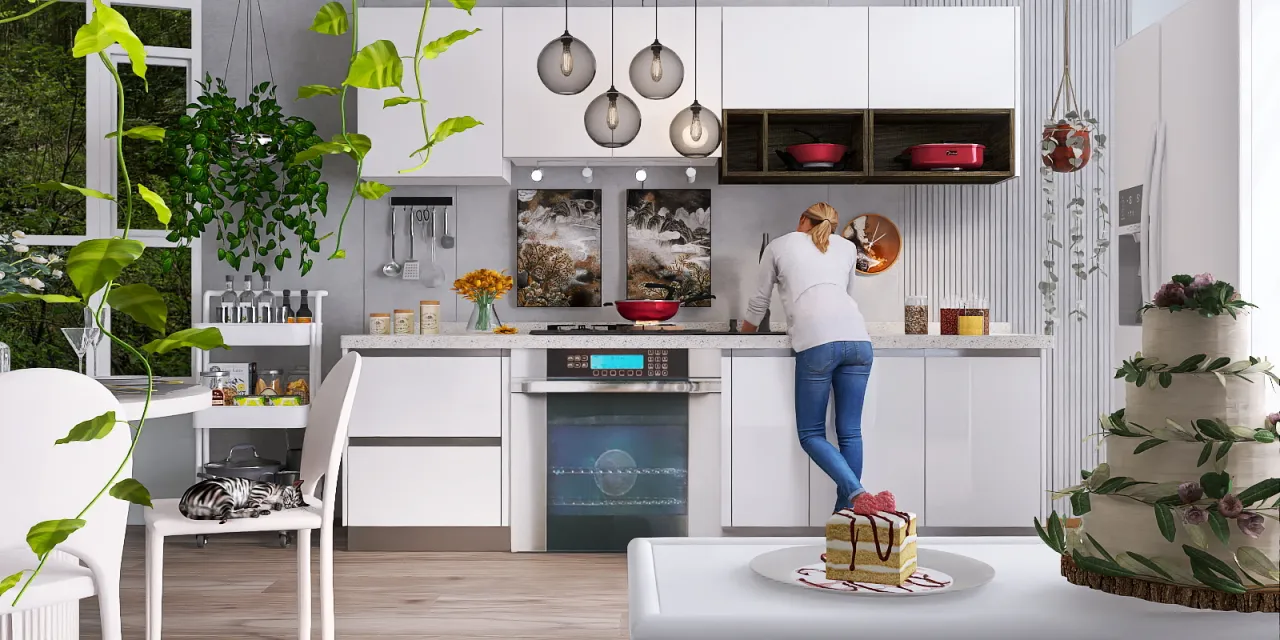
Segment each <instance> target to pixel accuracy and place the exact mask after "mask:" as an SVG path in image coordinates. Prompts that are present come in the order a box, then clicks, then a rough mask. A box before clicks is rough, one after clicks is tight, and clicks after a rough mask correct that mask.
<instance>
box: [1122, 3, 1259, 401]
mask: <svg viewBox="0 0 1280 640" xmlns="http://www.w3.org/2000/svg"><path fill="white" fill-rule="evenodd" d="M1277 34H1280V1H1278V0H1193V1H1192V2H1189V3H1188V4H1186V5H1184V6H1182V7H1180V8H1179V9H1177V10H1176V11H1174V12H1173V13H1171V14H1169V15H1168V16H1166V17H1165V18H1164V19H1162V20H1161V21H1160V22H1159V23H1157V24H1154V25H1152V26H1150V27H1148V28H1146V29H1144V30H1142V31H1141V32H1139V33H1137V34H1135V35H1134V36H1133V37H1131V38H1130V39H1129V40H1127V41H1126V42H1125V43H1124V44H1122V45H1120V46H1119V47H1118V48H1117V50H1116V56H1115V64H1116V67H1115V80H1114V87H1115V92H1116V95H1115V122H1114V125H1113V127H1112V136H1111V138H1112V141H1113V146H1112V148H1113V149H1114V151H1113V155H1112V168H1113V172H1114V174H1113V176H1112V177H1113V189H1114V191H1115V193H1114V198H1113V203H1114V207H1113V209H1112V215H1113V219H1112V222H1113V225H1112V228H1113V230H1114V231H1115V234H1116V237H1115V238H1114V243H1113V247H1114V248H1115V250H1114V251H1113V252H1112V260H1111V274H1112V277H1111V279H1110V281H1111V285H1112V287H1111V288H1112V295H1114V296H1116V302H1117V304H1116V309H1117V313H1116V317H1115V323H1114V326H1115V336H1114V337H1115V340H1114V345H1115V353H1113V354H1111V355H1112V356H1113V360H1116V361H1117V362H1118V361H1119V359H1120V358H1122V357H1127V356H1128V355H1131V354H1133V353H1134V352H1135V351H1138V350H1139V349H1140V348H1141V327H1140V324H1139V323H1140V320H1139V316H1138V313H1137V310H1138V308H1140V307H1141V305H1142V304H1143V303H1145V302H1146V301H1147V300H1149V299H1150V298H1151V295H1152V293H1154V292H1155V290H1156V289H1157V288H1158V287H1159V286H1160V284H1161V283H1163V282H1166V281H1168V280H1169V278H1170V277H1171V276H1172V275H1174V274H1179V273H1186V274H1193V275H1194V274H1197V273H1205V272H1208V273H1212V274H1213V275H1214V276H1215V277H1216V278H1217V279H1219V280H1225V281H1227V282H1231V283H1233V284H1234V285H1236V288H1237V289H1238V290H1239V291H1240V292H1241V294H1242V296H1243V297H1244V299H1246V300H1248V301H1250V302H1253V303H1254V304H1257V305H1258V306H1259V307H1260V308H1259V309H1258V310H1257V311H1255V312H1254V315H1253V324H1252V344H1251V352H1252V354H1253V355H1256V356H1270V357H1271V359H1272V360H1273V361H1276V360H1280V335H1278V334H1280V261H1277V260H1276V259H1275V258H1273V257H1272V256H1273V255H1275V252H1276V247H1277V245H1280V35H1277ZM1120 389H1122V387H1121V386H1117V392H1118V393H1119V390H1120ZM1273 398H1274V396H1273ZM1115 399H1116V400H1117V403H1119V402H1122V396H1120V395H1117V396H1116V397H1115Z"/></svg>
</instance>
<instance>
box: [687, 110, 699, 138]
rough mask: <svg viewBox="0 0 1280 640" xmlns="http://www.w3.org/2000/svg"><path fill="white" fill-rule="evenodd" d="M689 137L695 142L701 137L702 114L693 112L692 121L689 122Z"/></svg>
mask: <svg viewBox="0 0 1280 640" xmlns="http://www.w3.org/2000/svg"><path fill="white" fill-rule="evenodd" d="M689 139H690V140H693V141H694V142H697V141H699V140H701V139H702V116H701V114H699V113H698V112H697V111H694V112H693V122H690V123H689Z"/></svg>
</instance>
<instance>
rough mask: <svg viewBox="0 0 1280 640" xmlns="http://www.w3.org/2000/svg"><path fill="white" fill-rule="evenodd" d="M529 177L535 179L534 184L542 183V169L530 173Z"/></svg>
mask: <svg viewBox="0 0 1280 640" xmlns="http://www.w3.org/2000/svg"><path fill="white" fill-rule="evenodd" d="M529 177H530V178H533V181H534V182H542V169H540V168H539V169H534V170H533V171H531V172H530V173H529Z"/></svg>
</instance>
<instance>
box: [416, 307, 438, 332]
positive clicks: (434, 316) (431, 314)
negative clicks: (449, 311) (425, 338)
mask: <svg viewBox="0 0 1280 640" xmlns="http://www.w3.org/2000/svg"><path fill="white" fill-rule="evenodd" d="M418 333H421V334H423V335H435V334H437V333H440V301H439V300H421V301H419V302H418Z"/></svg>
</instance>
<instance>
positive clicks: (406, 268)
mask: <svg viewBox="0 0 1280 640" xmlns="http://www.w3.org/2000/svg"><path fill="white" fill-rule="evenodd" d="M420 214H421V210H420V209H415V210H414V211H413V215H411V216H409V259H408V260H405V261H404V264H402V265H400V277H401V278H402V279H404V280H417V279H418V278H420V277H421V271H420V268H421V267H420V263H419V262H418V259H417V258H415V257H414V255H413V245H415V244H417V240H416V239H415V238H414V235H413V225H414V223H415V221H416V220H417V219H418V216H419V215H420Z"/></svg>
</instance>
